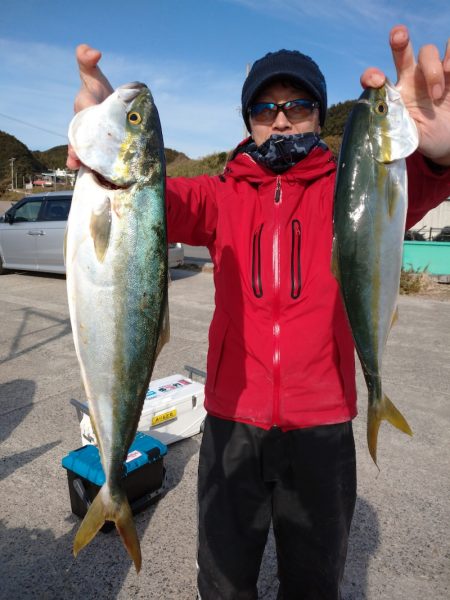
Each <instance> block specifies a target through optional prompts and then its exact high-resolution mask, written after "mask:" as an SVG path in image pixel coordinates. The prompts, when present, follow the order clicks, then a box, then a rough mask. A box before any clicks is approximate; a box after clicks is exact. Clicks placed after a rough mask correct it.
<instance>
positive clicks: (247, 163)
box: [224, 138, 336, 185]
mask: <svg viewBox="0 0 450 600" xmlns="http://www.w3.org/2000/svg"><path fill="white" fill-rule="evenodd" d="M248 141H249V138H247V139H245V140H244V141H243V142H241V143H240V144H239V146H238V147H237V148H236V150H235V151H234V152H233V153H232V158H231V160H230V161H229V162H228V163H227V164H226V166H225V170H224V175H225V177H231V178H233V179H235V180H237V181H243V180H246V181H248V182H249V183H252V184H253V185H261V184H263V183H269V182H271V181H274V180H276V179H277V177H280V178H281V179H282V180H283V179H284V180H286V181H299V182H304V183H306V182H308V183H311V182H312V181H314V180H316V179H319V178H320V177H322V176H324V175H327V174H328V173H331V172H333V171H335V170H336V161H335V159H334V157H333V154H332V153H331V152H330V150H328V149H327V150H323V149H322V148H320V147H318V148H314V150H312V152H311V153H310V154H309V155H308V156H306V157H305V158H304V159H303V160H301V161H300V162H298V163H297V164H296V165H294V166H293V167H291V168H290V169H288V170H287V171H286V172H284V173H282V174H277V173H274V172H273V171H271V170H270V169H268V168H267V167H264V166H263V165H260V164H259V163H257V162H256V161H255V160H254V159H253V158H252V157H251V156H250V155H249V154H247V153H246V152H245V151H244V152H242V151H240V148H241V147H243V146H245V145H246V144H247V143H248Z"/></svg>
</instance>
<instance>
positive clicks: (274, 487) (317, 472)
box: [198, 416, 356, 600]
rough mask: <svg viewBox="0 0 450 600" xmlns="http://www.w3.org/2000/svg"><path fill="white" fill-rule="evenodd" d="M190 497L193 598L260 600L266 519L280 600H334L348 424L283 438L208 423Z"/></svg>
mask: <svg viewBox="0 0 450 600" xmlns="http://www.w3.org/2000/svg"><path fill="white" fill-rule="evenodd" d="M198 499H199V550H198V568H199V571H198V590H199V595H200V598H201V600H244V599H249V600H250V599H252V600H253V599H256V598H257V597H258V594H257V587H256V583H257V580H258V575H259V569H260V565H261V559H262V555H263V552H264V548H265V544H266V540H267V535H268V532H269V528H270V523H271V521H272V522H273V530H274V534H275V540H276V548H277V559H278V577H279V580H280V591H279V596H278V597H279V598H280V599H281V598H282V599H283V600H291V599H292V600H293V599H295V600H338V599H339V598H340V591H339V586H340V582H341V579H342V575H343V571H344V565H345V558H346V553H347V542H348V535H349V530H350V524H351V520H352V516H353V510H354V506H355V500H356V468H355V445H354V440H353V431H352V425H351V422H348V423H341V424H338V425H326V426H322V427H312V428H308V429H296V430H294V431H288V432H285V433H283V432H282V431H281V430H279V429H277V428H273V429H271V430H270V431H264V430H263V429H260V428H257V427H252V426H250V425H245V424H242V423H234V422H233V421H226V420H223V419H218V418H215V417H210V416H209V417H208V418H207V420H206V424H205V431H204V434H203V440H202V445H201V449H200V462H199V478H198Z"/></svg>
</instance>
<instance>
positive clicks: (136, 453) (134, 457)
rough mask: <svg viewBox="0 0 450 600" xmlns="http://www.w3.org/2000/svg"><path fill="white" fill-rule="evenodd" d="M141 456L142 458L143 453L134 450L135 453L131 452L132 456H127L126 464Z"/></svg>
mask: <svg viewBox="0 0 450 600" xmlns="http://www.w3.org/2000/svg"><path fill="white" fill-rule="evenodd" d="M140 456H142V452H139V450H133V452H130V454H129V455H128V456H127V460H126V461H125V462H127V463H129V462H131V461H132V460H135V459H136V458H139V457H140Z"/></svg>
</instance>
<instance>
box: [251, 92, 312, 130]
mask: <svg viewBox="0 0 450 600" xmlns="http://www.w3.org/2000/svg"><path fill="white" fill-rule="evenodd" d="M315 108H319V103H318V102H314V101H313V100H306V98H299V99H298V100H288V102H282V103H281V104H276V103H275V102H257V103H256V104H253V105H252V106H250V108H249V109H248V112H249V115H250V117H251V118H252V119H253V120H254V121H255V122H256V123H264V124H267V125H269V124H271V123H273V122H274V121H275V119H276V118H277V115H278V113H279V112H280V110H281V111H283V114H284V116H285V117H286V118H287V119H288V121H289V122H290V123H300V121H303V120H304V119H307V118H308V117H309V116H310V115H311V113H312V112H313V110H314V109H315Z"/></svg>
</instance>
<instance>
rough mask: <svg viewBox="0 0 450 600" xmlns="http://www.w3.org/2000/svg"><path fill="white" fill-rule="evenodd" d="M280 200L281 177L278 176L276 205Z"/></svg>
mask: <svg viewBox="0 0 450 600" xmlns="http://www.w3.org/2000/svg"><path fill="white" fill-rule="evenodd" d="M280 199H281V177H280V176H279V175H278V176H277V185H276V188H275V204H278V202H279V201H280Z"/></svg>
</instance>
